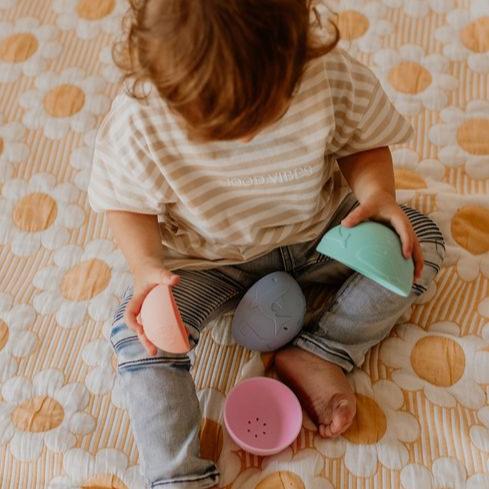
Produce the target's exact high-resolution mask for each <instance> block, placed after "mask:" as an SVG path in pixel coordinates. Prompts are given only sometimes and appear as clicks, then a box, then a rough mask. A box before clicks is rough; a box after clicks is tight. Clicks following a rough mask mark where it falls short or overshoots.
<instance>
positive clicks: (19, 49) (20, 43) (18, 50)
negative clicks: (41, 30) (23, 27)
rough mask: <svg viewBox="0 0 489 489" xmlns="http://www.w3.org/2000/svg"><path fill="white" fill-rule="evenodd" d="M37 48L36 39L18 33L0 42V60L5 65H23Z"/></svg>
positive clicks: (27, 34)
mask: <svg viewBox="0 0 489 489" xmlns="http://www.w3.org/2000/svg"><path fill="white" fill-rule="evenodd" d="M38 48H39V43H38V41H37V38H36V37H35V36H33V35H32V34H30V33H28V32H19V33H17V34H12V35H11V36H8V37H6V38H5V39H3V40H2V41H1V42H0V60H2V61H5V62H6V63H23V62H24V61H27V60H28V59H29V58H30V57H31V56H32V55H33V54H34V53H35V52H36V51H37V50H38Z"/></svg>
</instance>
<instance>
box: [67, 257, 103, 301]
mask: <svg viewBox="0 0 489 489" xmlns="http://www.w3.org/2000/svg"><path fill="white" fill-rule="evenodd" d="M111 277H112V273H111V270H110V268H109V266H108V265H107V264H106V263H105V262H104V261H102V260H98V259H97V258H94V259H91V260H87V261H84V262H82V263H79V264H78V265H75V266H74V267H73V268H70V269H69V270H68V271H67V272H66V273H65V274H64V276H63V279H62V281H61V286H60V290H61V294H62V296H63V297H64V298H65V299H67V300H70V301H86V300H90V299H92V298H93V297H95V296H96V295H97V294H100V292H102V291H103V290H105V289H106V287H107V285H109V282H110V279H111Z"/></svg>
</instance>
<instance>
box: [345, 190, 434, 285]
mask: <svg viewBox="0 0 489 489" xmlns="http://www.w3.org/2000/svg"><path fill="white" fill-rule="evenodd" d="M366 219H372V220H377V221H385V222H388V223H390V224H391V225H392V227H393V228H394V229H395V230H396V231H397V234H399V236H400V238H401V242H402V252H403V255H404V257H405V258H410V257H411V256H412V257H413V259H414V279H415V280H416V279H419V278H420V277H421V272H422V271H423V266H424V259H423V253H422V252H421V246H420V245H419V242H418V238H417V236H416V234H415V232H414V230H413V227H412V226H411V223H410V221H409V219H408V218H407V216H406V214H404V212H403V211H402V209H401V208H400V207H399V205H398V204H397V202H396V200H395V199H394V197H393V196H391V195H390V194H386V193H383V194H375V195H373V196H371V197H370V198H369V199H367V200H365V201H364V202H361V203H360V205H359V206H358V207H357V208H356V209H354V210H353V211H352V212H350V214H348V216H346V217H345V218H344V219H343V220H342V221H341V224H342V225H343V226H345V227H353V226H355V225H356V224H359V223H360V222H362V221H365V220H366Z"/></svg>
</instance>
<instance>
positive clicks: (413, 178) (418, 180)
mask: <svg viewBox="0 0 489 489" xmlns="http://www.w3.org/2000/svg"><path fill="white" fill-rule="evenodd" d="M394 176H395V180H396V188H397V189H400V190H416V189H420V188H426V187H427V185H426V182H425V181H424V179H423V178H422V177H421V176H420V175H418V174H417V173H416V172H414V171H411V170H406V169H405V168H396V169H395V170H394Z"/></svg>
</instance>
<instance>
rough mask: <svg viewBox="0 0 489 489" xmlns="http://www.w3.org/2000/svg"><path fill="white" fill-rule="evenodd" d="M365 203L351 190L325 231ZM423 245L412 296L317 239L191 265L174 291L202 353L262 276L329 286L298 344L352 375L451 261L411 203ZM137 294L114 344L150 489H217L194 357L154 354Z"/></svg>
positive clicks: (119, 321) (119, 319)
mask: <svg viewBox="0 0 489 489" xmlns="http://www.w3.org/2000/svg"><path fill="white" fill-rule="evenodd" d="M356 205H358V204H357V202H356V200H355V199H354V197H353V196H352V195H351V194H350V195H349V196H348V197H347V198H345V200H344V201H343V202H342V204H341V206H340V208H339V209H338V211H337V212H336V214H335V216H333V218H332V220H331V221H330V222H329V223H327V225H326V226H325V229H324V231H323V233H322V234H324V232H326V231H327V230H328V229H329V228H331V227H333V226H335V225H336V224H339V222H340V221H341V219H342V218H343V217H345V216H346V215H347V214H348V213H349V212H350V211H351V210H352V209H353V208H354V207H355V206H356ZM403 210H404V212H405V213H406V214H407V216H408V217H409V219H410V220H411V223H412V225H413V227H414V229H415V232H416V234H417V236H418V239H419V241H420V243H421V247H422V250H423V255H424V259H425V267H424V271H423V274H422V277H421V279H420V280H418V281H417V282H416V283H415V284H414V285H413V288H412V291H411V294H410V295H409V297H407V298H406V297H401V296H399V295H396V294H394V293H393V292H390V291H389V290H387V289H386V288H384V287H382V286H380V285H378V284H377V283H375V282H373V281H372V280H370V279H368V278H366V277H364V276H363V275H360V274H358V273H356V272H353V271H352V270H351V269H349V268H348V267H346V266H344V265H342V264H340V263H339V262H337V261H335V260H333V259H330V258H328V257H326V256H324V255H322V254H320V253H318V252H316V250H315V248H316V245H317V244H318V243H319V241H320V239H321V237H322V234H321V235H320V236H318V237H317V238H316V239H315V240H312V241H308V242H304V243H297V244H293V245H289V246H282V247H278V248H275V249H273V250H272V251H270V252H269V253H267V254H265V255H263V256H260V257H258V258H255V259H253V260H250V261H248V262H245V263H240V264H236V265H227V266H222V267H219V268H213V269H208V270H188V269H182V270H178V271H176V272H175V273H177V274H179V275H180V277H181V282H180V284H179V285H178V286H176V287H175V288H174V289H173V292H174V296H175V300H176V302H177V305H178V307H179V309H180V313H181V316H182V319H183V321H184V323H185V325H186V327H187V328H188V330H189V333H190V339H189V340H190V343H191V345H192V347H195V345H196V344H197V343H198V341H199V336H200V332H201V331H202V329H203V328H204V327H205V325H206V324H207V323H208V322H209V321H211V320H212V319H213V318H215V317H216V316H218V315H219V314H221V313H223V312H225V311H228V310H230V309H232V308H233V307H235V306H236V304H237V303H238V302H239V300H240V299H241V297H242V296H243V294H244V293H245V292H246V291H247V290H248V289H249V288H250V287H251V285H253V283H254V282H256V281H257V280H258V279H259V278H261V277H262V276H264V275H266V274H268V273H271V272H274V271H277V270H282V271H285V272H288V273H289V274H291V275H292V276H293V277H294V278H295V280H297V282H298V283H299V284H300V285H301V286H306V285H309V284H323V285H324V287H328V288H330V289H331V290H332V291H333V292H332V293H331V295H330V296H329V300H328V303H327V304H325V309H324V313H323V314H322V316H321V317H320V319H319V321H317V322H315V323H313V324H312V325H308V326H307V327H305V328H303V330H302V331H301V332H300V333H299V334H298V335H297V336H296V337H295V338H294V339H293V340H292V341H291V342H290V344H293V345H296V346H297V347H300V348H303V349H305V350H308V351H309V352H312V353H313V354H315V355H318V356H319V357H321V358H323V359H325V360H328V361H330V362H333V363H335V364H337V365H339V366H341V367H342V368H343V369H344V370H345V371H350V370H352V369H353V367H355V366H360V365H361V364H362V362H363V360H364V358H365V354H366V352H367V351H368V350H369V349H370V348H371V347H372V346H373V345H375V344H377V343H379V342H380V341H381V340H382V339H383V338H385V337H386V336H387V335H388V334H389V332H390V330H391V329H392V327H393V326H394V324H395V322H396V320H397V319H398V318H399V317H400V316H401V315H402V314H403V313H404V312H405V311H406V309H408V308H409V306H410V305H411V304H412V302H413V301H414V300H415V298H416V296H418V295H420V294H422V293H423V292H425V291H426V289H427V287H428V286H429V284H430V282H431V281H432V280H433V278H434V277H435V275H436V274H437V272H438V271H439V269H440V266H441V264H442V262H443V259H444V256H445V246H444V241H443V237H442V235H441V233H440V231H439V229H438V228H437V226H436V225H435V224H434V223H433V222H432V221H431V220H430V219H429V218H427V217H426V216H424V215H422V214H420V213H419V212H417V211H416V210H413V209H410V208H408V207H404V206H403ZM131 296H132V288H129V289H128V290H127V291H126V294H125V297H124V299H123V301H122V303H121V304H120V306H119V308H118V310H117V312H116V314H115V318H114V323H113V326H112V330H111V337H110V341H111V344H112V347H113V349H114V351H115V353H116V355H117V362H118V375H119V376H120V381H121V384H122V385H121V387H122V389H123V392H124V396H125V403H126V407H127V410H128V413H129V417H130V421H131V427H132V429H133V432H134V437H135V440H136V444H137V446H138V449H139V456H140V465H141V470H142V473H143V476H144V478H145V481H146V484H147V487H150V488H164V489H196V488H207V487H212V486H214V485H216V484H217V483H218V481H219V471H218V469H217V467H216V465H215V464H214V462H213V461H211V460H207V459H204V458H201V457H200V453H199V449H200V446H199V429H200V421H201V412H200V406H199V401H198V398H197V394H196V390H195V385H194V382H193V378H192V376H191V374H190V367H191V362H190V358H189V356H188V354H172V353H168V352H165V351H162V350H158V352H157V354H156V356H149V355H148V354H147V352H146V350H145V348H144V347H143V345H142V344H141V343H140V342H139V340H138V337H137V335H136V334H135V332H134V331H133V330H131V329H129V328H128V327H127V325H126V324H125V322H124V319H123V316H124V310H125V307H126V305H127V303H128V302H129V300H130V298H131Z"/></svg>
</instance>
